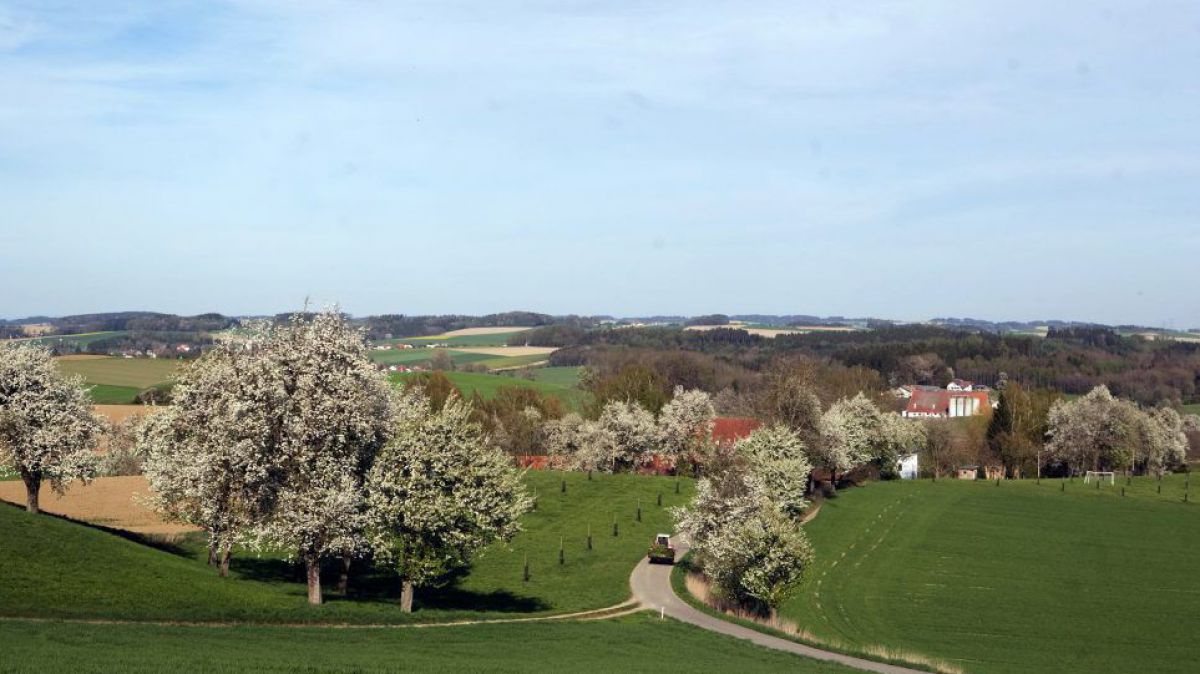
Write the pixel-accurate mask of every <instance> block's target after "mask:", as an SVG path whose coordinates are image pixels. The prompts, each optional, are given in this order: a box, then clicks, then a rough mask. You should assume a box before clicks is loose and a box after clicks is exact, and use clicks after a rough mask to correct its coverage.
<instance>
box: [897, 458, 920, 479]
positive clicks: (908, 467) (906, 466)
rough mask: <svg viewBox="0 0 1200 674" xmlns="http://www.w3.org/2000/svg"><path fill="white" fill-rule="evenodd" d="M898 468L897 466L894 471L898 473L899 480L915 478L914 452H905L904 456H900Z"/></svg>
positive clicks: (915, 460)
mask: <svg viewBox="0 0 1200 674" xmlns="http://www.w3.org/2000/svg"><path fill="white" fill-rule="evenodd" d="M898 468H899V470H897V471H896V472H898V473H900V479H901V480H915V479H917V469H918V465H917V454H916V452H913V453H912V454H905V455H904V456H901V457H900V462H899V465H898Z"/></svg>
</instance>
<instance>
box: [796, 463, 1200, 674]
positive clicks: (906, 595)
mask: <svg viewBox="0 0 1200 674" xmlns="http://www.w3.org/2000/svg"><path fill="white" fill-rule="evenodd" d="M1185 486H1186V476H1184V475H1171V476H1168V477H1167V478H1166V479H1165V480H1164V489H1163V493H1162V494H1159V493H1158V489H1157V487H1158V485H1157V481H1155V480H1153V479H1149V478H1135V479H1134V480H1133V483H1132V484H1130V485H1125V484H1124V481H1120V480H1119V481H1118V482H1117V484H1116V485H1108V484H1105V485H1103V486H1101V487H1099V488H1097V487H1096V485H1095V484H1094V483H1093V484H1087V485H1085V484H1083V482H1082V480H1078V479H1077V480H1075V481H1074V482H1066V483H1062V482H1060V481H1057V480H1043V481H1042V483H1041V484H1040V485H1038V484H1036V482H1035V481H1032V480H1026V481H1018V482H1001V484H1000V485H999V486H995V485H994V483H992V482H982V481H981V482H959V481H956V480H941V481H938V482H936V483H933V482H929V481H922V482H891V483H877V484H870V485H867V486H866V487H863V488H857V489H850V490H845V491H844V492H843V493H842V494H841V496H839V497H838V498H836V499H834V500H831V501H827V502H826V503H825V504H824V505H823V506H822V509H821V512H820V514H819V515H818V516H817V518H816V519H815V520H814V521H813V522H812V523H810V524H809V525H808V531H809V534H810V536H811V538H812V540H813V544H814V547H815V548H816V552H817V559H816V562H815V564H814V566H813V568H812V569H811V572H810V573H809V575H808V577H807V578H806V580H805V582H804V585H803V589H802V592H800V593H799V596H798V597H797V598H795V599H793V600H791V601H790V602H788V603H786V604H785V605H784V606H783V608H782V609H781V611H780V613H781V615H783V616H784V617H786V618H789V619H791V620H794V621H796V622H797V623H799V625H800V627H802V628H804V629H806V630H808V631H810V632H811V633H813V634H814V635H816V636H817V637H818V638H820V639H823V640H826V641H827V642H829V643H833V644H839V645H843V646H850V647H854V648H864V647H868V646H871V645H882V646H887V647H890V648H899V649H903V650H909V651H914V652H916V653H920V654H923V655H926V656H932V657H935V658H938V659H941V660H944V661H947V662H949V663H952V664H954V665H957V666H959V667H960V668H961V669H962V670H963V671H966V672H996V673H1008V672H1012V673H1016V672H1058V671H1063V670H1070V671H1081V672H1082V671H1086V672H1129V671H1145V670H1148V669H1149V670H1153V671H1155V672H1180V673H1182V672H1194V671H1196V667H1197V662H1200V646H1197V644H1196V640H1195V635H1194V634H1193V631H1194V630H1193V629H1192V628H1193V626H1194V624H1195V622H1194V621H1195V616H1196V615H1197V613H1200V594H1197V592H1196V590H1195V582H1196V579H1195V574H1194V573H1193V570H1194V569H1195V568H1196V559H1197V555H1198V554H1200V547H1198V545H1200V544H1198V543H1197V541H1200V509H1198V508H1197V506H1196V505H1195V504H1194V503H1183V502H1182V496H1183V493H1184V489H1185ZM1123 487H1124V488H1125V490H1126V495H1125V496H1124V497H1123V496H1122V495H1121V489H1122V488H1123Z"/></svg>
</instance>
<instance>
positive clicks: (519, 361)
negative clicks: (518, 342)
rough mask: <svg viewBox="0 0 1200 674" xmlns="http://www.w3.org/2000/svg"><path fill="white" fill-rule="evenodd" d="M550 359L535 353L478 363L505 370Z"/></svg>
mask: <svg viewBox="0 0 1200 674" xmlns="http://www.w3.org/2000/svg"><path fill="white" fill-rule="evenodd" d="M549 359H550V356H548V355H547V354H544V353H535V354H529V355H525V356H491V357H489V358H488V359H487V360H481V361H478V364H479V365H482V366H484V367H486V368H491V369H493V370H496V369H505V368H518V367H525V366H526V365H533V364H535V363H544V362H546V361H547V360H549Z"/></svg>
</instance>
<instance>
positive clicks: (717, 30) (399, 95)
mask: <svg viewBox="0 0 1200 674" xmlns="http://www.w3.org/2000/svg"><path fill="white" fill-rule="evenodd" d="M0 91H3V92H4V93H3V95H2V96H0V271H2V272H3V277H4V291H3V293H0V316H6V317H15V316H22V315H29V314H63V313H74V312H86V311H101V310H117V309H135V308H136V309H155V310H162V311H172V312H180V313H195V312H200V311H210V310H211V311H222V312H225V313H260V312H275V311H284V310H288V309H291V308H295V307H297V306H299V305H300V303H301V302H303V301H304V298H305V297H310V298H312V300H313V301H314V302H317V303H326V302H335V301H336V302H340V303H341V305H342V306H343V307H344V308H345V309H346V310H348V311H351V312H353V313H356V314H367V313H381V312H404V313H449V312H464V313H479V312H490V311H498V310H505V309H515V308H524V309H532V310H539V311H546V312H552V313H611V314H618V315H636V314H650V313H682V314H699V313H706V312H713V311H720V312H729V313H749V312H763V313H813V314H842V315H856V316H857V315H873V316H880V317H888V318H899V319H921V318H928V317H932V316H975V317H984V318H993V319H1005V318H1011V319H1035V318H1048V317H1056V318H1070V319H1079V320H1096V321H1103V322H1109V323H1124V322H1138V323H1143V324H1150V325H1170V326H1174V327H1192V326H1200V275H1198V274H1197V269H1198V264H1197V262H1198V260H1200V4H1198V3H1196V2H1194V1H1193V2H1170V1H1169V0H1155V1H1153V2H1136V1H1130V2H1120V3H1104V2H1095V1H1094V0H1090V1H1073V0H1071V1H1067V0H1064V1H1061V2H1054V3H1046V2H1043V1H1038V2H1025V1H1022V0H1008V1H1005V2H973V3H962V2H950V1H945V2H941V1H932V0H929V1H913V2H904V1H897V2H869V3H868V2H844V1H843V2H727V3H726V2H703V1H701V2H687V3H682V2H679V3H676V2H661V1H659V2H636V1H631V2H598V1H584V2H571V1H563V2H549V1H545V2H521V3H509V2H499V1H496V0H491V1H488V2H430V3H401V2H363V3H341V2H339V3H324V2H265V1H256V0H249V1H246V2H240V1H238V2H221V3H218V2H205V3H190V2H169V1H166V2H153V3H145V2H130V3H120V2H100V1H98V2H86V3H85V2H76V3H55V2H43V1H39V2H9V1H6V0H0Z"/></svg>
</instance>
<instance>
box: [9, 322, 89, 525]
mask: <svg viewBox="0 0 1200 674" xmlns="http://www.w3.org/2000/svg"><path fill="white" fill-rule="evenodd" d="M102 429H103V424H102V422H101V421H100V420H99V419H98V418H97V417H96V415H95V414H94V413H93V412H92V402H91V400H90V399H89V397H88V394H87V390H86V389H85V388H84V386H83V380H82V379H81V378H79V377H68V376H65V375H64V374H62V373H61V372H60V371H59V370H58V367H57V366H56V365H55V364H54V359H53V358H51V356H50V352H49V351H48V350H46V349H44V348H41V347H37V346H29V345H23V344H14V343H0V468H11V469H12V470H15V471H16V472H17V473H19V474H20V475H21V479H22V480H23V481H24V483H25V489H26V498H27V501H26V508H27V509H28V510H29V511H30V512H35V513H36V512H38V494H39V491H40V489H41V485H42V482H43V481H49V483H50V486H51V487H52V488H53V489H54V490H55V491H57V492H59V493H62V492H63V491H64V490H65V489H66V487H67V484H68V483H69V482H71V481H72V480H76V479H79V480H83V481H85V482H86V481H87V480H90V479H91V478H92V477H93V476H94V475H95V470H96V461H95V456H94V455H93V454H92V448H93V447H94V446H95V443H96V439H97V437H98V436H99V434H100V432H101V430H102Z"/></svg>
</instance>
